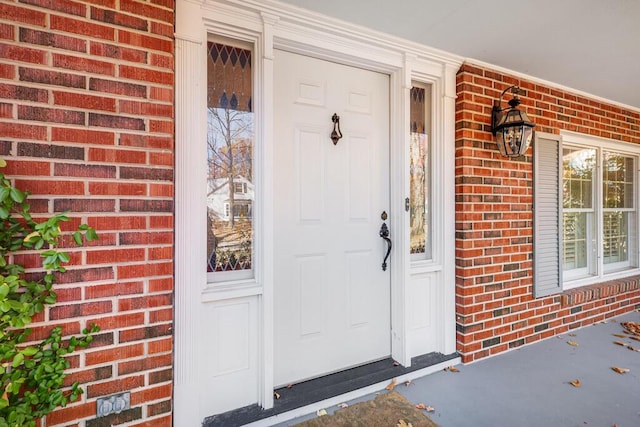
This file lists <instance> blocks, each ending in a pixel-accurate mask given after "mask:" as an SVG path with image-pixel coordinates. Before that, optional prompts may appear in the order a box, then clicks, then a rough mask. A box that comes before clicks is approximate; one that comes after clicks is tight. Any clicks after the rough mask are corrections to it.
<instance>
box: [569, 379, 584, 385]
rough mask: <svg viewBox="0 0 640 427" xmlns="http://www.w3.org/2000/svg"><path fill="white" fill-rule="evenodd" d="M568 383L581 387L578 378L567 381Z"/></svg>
mask: <svg viewBox="0 0 640 427" xmlns="http://www.w3.org/2000/svg"><path fill="white" fill-rule="evenodd" d="M569 384H571V385H572V386H574V387H582V383H581V382H580V380H573V381H569Z"/></svg>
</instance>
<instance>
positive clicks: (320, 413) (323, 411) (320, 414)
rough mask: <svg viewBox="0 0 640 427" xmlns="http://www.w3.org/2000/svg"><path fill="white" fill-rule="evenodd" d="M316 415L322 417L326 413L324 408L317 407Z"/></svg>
mask: <svg viewBox="0 0 640 427" xmlns="http://www.w3.org/2000/svg"><path fill="white" fill-rule="evenodd" d="M316 415H317V416H319V417H323V416H325V415H327V411H326V410H325V409H318V410H317V411H316Z"/></svg>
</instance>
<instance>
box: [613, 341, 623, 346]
mask: <svg viewBox="0 0 640 427" xmlns="http://www.w3.org/2000/svg"><path fill="white" fill-rule="evenodd" d="M613 343H614V344H616V345H621V346H623V347H625V346H626V344H625V343H623V342H622V341H614V342H613Z"/></svg>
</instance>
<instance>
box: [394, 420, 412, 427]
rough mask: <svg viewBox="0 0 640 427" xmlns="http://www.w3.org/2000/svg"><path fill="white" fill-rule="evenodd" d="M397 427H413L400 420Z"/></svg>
mask: <svg viewBox="0 0 640 427" xmlns="http://www.w3.org/2000/svg"><path fill="white" fill-rule="evenodd" d="M397 427H413V426H412V425H411V423H409V424H407V422H406V421H405V420H399V421H398V425H397Z"/></svg>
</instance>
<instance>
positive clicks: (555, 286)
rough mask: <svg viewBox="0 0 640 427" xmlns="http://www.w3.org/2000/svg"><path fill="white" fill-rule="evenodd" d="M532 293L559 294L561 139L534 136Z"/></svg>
mask: <svg viewBox="0 0 640 427" xmlns="http://www.w3.org/2000/svg"><path fill="white" fill-rule="evenodd" d="M533 165H534V170H533V291H534V296H535V297H536V298H538V297H542V296H546V295H551V294H554V293H558V292H560V291H562V137H561V136H560V135H553V134H548V133H538V132H536V134H535V139H534V151H533Z"/></svg>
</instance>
